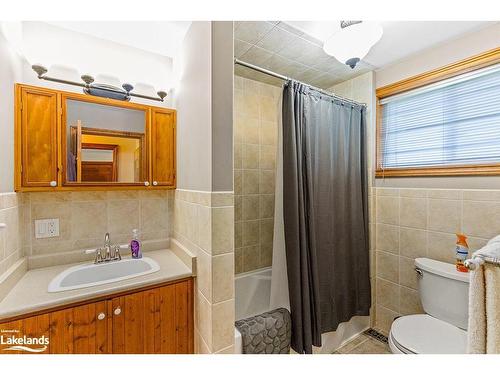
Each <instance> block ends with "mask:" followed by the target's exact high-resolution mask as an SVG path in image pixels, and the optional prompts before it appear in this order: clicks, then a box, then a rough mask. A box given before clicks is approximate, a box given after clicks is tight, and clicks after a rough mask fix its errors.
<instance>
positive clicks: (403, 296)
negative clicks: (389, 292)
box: [399, 286, 424, 315]
mask: <svg viewBox="0 0 500 375" xmlns="http://www.w3.org/2000/svg"><path fill="white" fill-rule="evenodd" d="M399 295H400V310H399V311H400V313H401V314H402V315H410V314H422V313H424V310H423V308H422V305H421V303H420V295H419V293H418V291H417V290H414V289H409V288H406V287H404V286H401V287H400V291H399Z"/></svg>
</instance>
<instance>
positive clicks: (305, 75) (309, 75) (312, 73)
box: [297, 68, 323, 83]
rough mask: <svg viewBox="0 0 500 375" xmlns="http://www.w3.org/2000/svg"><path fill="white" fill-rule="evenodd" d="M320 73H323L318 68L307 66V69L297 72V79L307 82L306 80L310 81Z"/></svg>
mask: <svg viewBox="0 0 500 375" xmlns="http://www.w3.org/2000/svg"><path fill="white" fill-rule="evenodd" d="M321 74H323V73H322V72H320V71H319V70H316V69H312V68H308V69H306V70H304V71H302V72H300V73H299V74H297V79H298V80H299V81H302V82H306V83H307V82H309V81H311V80H312V79H314V78H315V77H318V76H320V75H321Z"/></svg>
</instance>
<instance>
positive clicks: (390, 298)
mask: <svg viewBox="0 0 500 375" xmlns="http://www.w3.org/2000/svg"><path fill="white" fill-rule="evenodd" d="M376 286H377V287H376V288H377V303H379V304H380V305H381V306H383V307H386V308H388V309H390V310H393V311H399V285H398V284H395V283H392V282H390V281H386V280H384V279H380V278H378V279H377V282H376Z"/></svg>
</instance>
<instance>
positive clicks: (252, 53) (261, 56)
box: [241, 46, 273, 66]
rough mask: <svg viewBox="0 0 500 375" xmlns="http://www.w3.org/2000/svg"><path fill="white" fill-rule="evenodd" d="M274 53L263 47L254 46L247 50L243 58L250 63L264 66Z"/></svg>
mask: <svg viewBox="0 0 500 375" xmlns="http://www.w3.org/2000/svg"><path fill="white" fill-rule="evenodd" d="M272 55H273V54H272V53H271V52H269V51H267V50H265V49H263V48H259V47H255V46H253V47H252V48H250V49H249V50H248V51H247V52H245V53H244V54H243V55H242V56H241V59H242V60H243V61H246V62H248V63H250V64H254V65H259V66H263V65H264V63H265V62H266V61H267V60H269V58H270V57H271V56H272Z"/></svg>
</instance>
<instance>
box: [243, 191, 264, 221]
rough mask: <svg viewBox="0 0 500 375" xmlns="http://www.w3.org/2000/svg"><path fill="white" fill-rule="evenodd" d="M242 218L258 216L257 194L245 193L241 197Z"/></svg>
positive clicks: (258, 200) (248, 218) (249, 218)
mask: <svg viewBox="0 0 500 375" xmlns="http://www.w3.org/2000/svg"><path fill="white" fill-rule="evenodd" d="M242 203H243V220H256V219H259V218H260V197H259V195H245V196H243V198H242Z"/></svg>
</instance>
